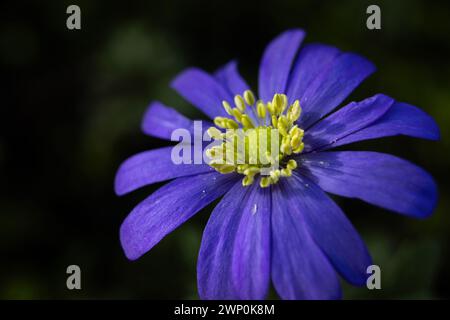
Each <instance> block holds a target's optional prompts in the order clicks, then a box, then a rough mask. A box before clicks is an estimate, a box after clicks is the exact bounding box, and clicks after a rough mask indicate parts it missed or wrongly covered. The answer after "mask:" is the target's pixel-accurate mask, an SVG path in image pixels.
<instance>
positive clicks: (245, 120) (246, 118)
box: [241, 114, 255, 129]
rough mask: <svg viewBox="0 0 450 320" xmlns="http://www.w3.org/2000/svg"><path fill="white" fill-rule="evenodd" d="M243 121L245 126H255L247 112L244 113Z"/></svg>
mask: <svg viewBox="0 0 450 320" xmlns="http://www.w3.org/2000/svg"><path fill="white" fill-rule="evenodd" d="M241 123H242V125H243V126H244V128H246V129H247V128H254V127H255V126H254V125H253V123H252V120H250V118H249V116H248V115H246V114H243V115H242V118H241Z"/></svg>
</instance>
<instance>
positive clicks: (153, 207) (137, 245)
mask: <svg viewBox="0 0 450 320" xmlns="http://www.w3.org/2000/svg"><path fill="white" fill-rule="evenodd" d="M236 178H237V177H236V175H234V174H229V175H223V174H220V173H217V172H212V173H205V174H200V175H197V176H191V177H184V178H178V179H176V180H174V181H172V182H170V183H168V184H166V185H165V186H163V187H161V188H160V189H158V190H157V191H156V192H155V193H153V194H152V195H150V196H149V197H148V198H147V199H145V200H144V201H142V202H141V203H140V204H138V205H137V206H136V207H135V208H134V209H133V211H131V213H130V214H129V215H128V216H127V218H126V219H125V221H124V222H123V224H122V226H121V227H120V242H121V243H122V247H123V250H124V251H125V255H126V256H127V257H128V259H130V260H135V259H137V258H139V257H140V256H141V255H143V254H144V253H146V252H147V251H149V250H150V249H151V248H152V247H153V246H154V245H156V244H157V243H158V242H159V241H160V240H161V239H162V238H164V237H165V236H166V235H167V234H169V233H170V232H172V231H173V230H174V229H175V228H177V227H178V226H180V225H181V224H183V223H184V222H185V221H186V220H188V219H189V218H190V217H192V216H193V215H194V214H195V213H197V212H198V211H199V210H200V209H202V208H203V207H205V206H207V205H208V204H209V203H211V202H212V201H214V200H215V199H217V198H218V197H220V196H221V195H223V194H224V193H225V192H226V191H228V190H229V188H230V187H231V186H232V184H233V183H235V182H236Z"/></svg>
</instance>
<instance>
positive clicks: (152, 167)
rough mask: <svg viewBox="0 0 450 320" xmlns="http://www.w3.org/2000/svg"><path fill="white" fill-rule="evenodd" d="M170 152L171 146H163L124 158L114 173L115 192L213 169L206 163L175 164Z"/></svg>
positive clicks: (124, 192)
mask: <svg viewBox="0 0 450 320" xmlns="http://www.w3.org/2000/svg"><path fill="white" fill-rule="evenodd" d="M171 153H172V147H165V148H160V149H154V150H150V151H145V152H141V153H138V154H135V155H134V156H132V157H130V158H128V159H127V160H125V161H124V162H123V163H122V164H121V166H120V167H119V170H118V171H117V173H116V178H115V181H114V190H115V192H116V194H117V195H123V194H126V193H128V192H131V191H134V190H136V189H138V188H140V187H143V186H146V185H149V184H152V183H156V182H161V181H164V180H169V179H173V178H178V177H184V176H190V175H195V174H199V173H206V172H211V171H213V169H212V168H211V167H210V166H209V165H207V164H175V163H174V162H173V161H172V158H171Z"/></svg>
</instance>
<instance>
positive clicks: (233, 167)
mask: <svg viewBox="0 0 450 320" xmlns="http://www.w3.org/2000/svg"><path fill="white" fill-rule="evenodd" d="M222 104H223V108H224V109H225V111H226V113H227V114H228V115H229V116H230V117H216V118H215V119H214V124H215V125H216V126H217V127H218V128H222V129H226V132H222V131H221V130H219V129H218V128H216V127H211V128H209V129H208V134H209V135H210V136H211V138H213V139H214V140H216V141H221V142H222V143H221V144H220V145H217V146H214V147H212V148H211V149H209V150H207V155H208V156H209V157H210V158H211V159H212V160H211V162H210V166H212V167H213V168H215V169H216V170H217V171H219V172H220V173H223V174H226V173H231V172H237V173H240V174H243V175H244V176H245V177H244V178H243V180H242V184H243V185H244V186H248V185H251V184H252V183H253V181H254V180H255V176H256V175H257V174H260V175H261V179H260V181H259V185H260V186H261V187H262V188H265V187H268V186H270V185H271V184H274V183H277V182H278V180H279V179H280V177H289V176H291V175H292V170H294V169H295V168H296V167H297V162H296V161H295V160H294V159H289V160H288V159H286V158H287V157H289V156H290V155H292V154H298V153H301V152H302V151H303V148H304V144H303V141H302V140H303V134H304V131H303V130H302V129H300V128H299V127H298V126H297V125H296V124H295V122H296V121H297V120H298V119H299V117H300V114H301V110H302V109H301V107H300V102H299V101H298V100H296V101H295V102H294V103H292V104H291V105H289V106H288V98H287V96H286V95H285V94H275V95H274V96H273V99H272V101H269V102H263V101H261V100H258V101H256V100H255V96H254V95H253V93H252V92H251V91H250V90H246V91H245V92H244V93H243V95H236V96H235V97H234V105H235V107H232V106H231V105H230V103H228V102H227V101H223V103H222ZM248 110H251V113H247V111H248ZM252 114H253V117H252V116H251V115H252ZM275 140H277V141H276V142H277V143H276V144H275V145H273V144H272V142H275ZM239 146H241V147H239ZM274 146H276V150H274ZM281 162H282V163H283V164H284V167H283V166H280V163H281Z"/></svg>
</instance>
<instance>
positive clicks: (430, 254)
mask: <svg viewBox="0 0 450 320" xmlns="http://www.w3.org/2000/svg"><path fill="white" fill-rule="evenodd" d="M69 4H72V1H70V2H69V1H46V2H37V1H35V2H29V3H26V4H25V3H23V2H20V3H11V2H5V3H2V4H1V5H0V15H1V16H0V17H1V18H0V24H1V27H0V44H1V48H2V49H1V50H0V64H1V67H2V76H3V77H4V78H5V80H6V81H3V83H4V86H3V88H2V92H3V101H2V107H1V117H0V118H1V119H2V125H1V129H0V130H1V135H0V174H1V181H2V184H1V193H0V252H1V255H2V263H1V264H0V298H9V299H30V298H46V299H48V298H50V299H51V298H63V299H65V298H69V299H71V298H83V299H84V298H159V299H161V298H172V299H175V298H197V297H198V296H197V292H196V260H197V253H198V248H199V245H200V241H201V233H202V230H203V228H204V225H205V223H206V221H207V219H208V215H209V212H210V211H211V209H212V208H213V205H211V206H209V207H208V208H206V209H204V210H202V211H201V212H200V213H199V214H197V215H196V216H195V217H194V218H193V219H192V220H191V221H189V222H187V223H186V224H185V225H183V226H182V227H181V228H179V229H178V230H176V231H175V232H173V233H172V234H170V235H169V236H168V237H166V238H165V239H164V240H163V241H161V243H160V244H158V245H157V246H156V247H155V248H154V249H153V250H152V251H151V252H150V253H148V254H146V255H145V256H144V257H142V258H141V259H139V260H138V261H135V262H129V261H127V259H126V258H125V257H124V255H123V252H122V249H121V247H120V244H119V237H118V230H119V226H120V223H121V221H122V220H123V218H124V217H125V216H126V214H127V213H128V212H129V211H130V210H131V209H132V207H133V206H134V205H136V204H137V203H138V202H139V201H140V200H142V199H144V197H146V195H148V194H150V193H151V192H153V191H154V190H156V188H158V187H160V186H161V185H162V184H158V185H154V186H150V187H147V188H143V189H142V190H139V191H137V192H134V193H133V194H130V195H127V196H125V197H122V198H118V197H116V196H115V195H114V193H113V179H114V174H115V170H116V169H117V167H118V165H119V164H120V163H121V161H123V160H124V159H125V158H126V157H128V156H131V155H132V154H134V153H136V152H139V151H142V150H147V149H152V148H156V147H160V146H163V145H166V144H167V143H166V142H164V141H161V140H158V139H154V138H149V137H146V136H144V135H143V134H142V133H141V131H140V121H141V117H142V114H143V112H144V110H145V108H146V107H147V105H148V103H149V102H150V101H151V100H153V99H158V100H161V101H163V102H165V103H166V104H168V105H171V106H174V107H175V108H177V109H178V110H180V111H181V112H182V113H184V114H186V115H187V116H190V117H201V115H200V114H199V112H198V111H196V110H195V109H194V108H192V107H191V106H189V105H188V104H187V103H186V102H184V101H183V100H182V99H181V98H180V97H179V96H177V95H176V94H175V93H174V92H173V91H172V90H171V89H170V88H169V82H170V79H172V78H173V77H174V76H175V75H176V74H177V73H178V72H180V71H181V70H182V69H183V68H185V67H188V66H192V65H195V66H199V67H201V68H204V69H206V70H207V71H213V70H215V69H216V68H217V67H219V66H220V65H221V64H223V63H225V62H227V61H229V60H230V59H232V58H237V59H238V60H239V61H240V70H241V71H242V73H243V74H244V76H245V77H246V78H247V79H248V81H249V83H251V84H252V85H253V87H254V88H255V84H256V78H257V76H256V75H257V69H258V64H259V59H260V55H261V53H262V50H263V48H264V46H265V44H266V43H267V42H268V41H269V40H270V39H271V38H272V37H273V36H275V35H276V34H278V33H280V32H282V31H284V30H286V29H288V28H293V27H301V28H304V29H306V30H307V32H308V37H307V39H306V41H307V42H325V43H329V44H332V45H335V46H337V47H340V48H342V49H344V50H350V51H354V52H358V53H361V54H363V55H364V56H366V57H368V58H369V59H370V60H372V61H373V62H375V64H376V65H377V66H378V72H377V73H376V74H375V75H374V76H372V77H371V78H370V79H368V80H367V81H366V82H365V83H364V84H363V85H362V86H360V88H358V89H357V90H356V91H355V92H354V94H353V95H352V96H351V100H359V99H362V98H365V97H367V96H369V95H373V94H375V93H378V92H383V93H386V94H388V95H391V96H393V97H395V98H396V99H398V100H400V101H407V102H409V103H411V104H414V105H417V106H420V107H421V108H423V109H424V110H425V111H427V112H428V113H430V114H431V115H432V116H433V117H434V118H435V119H436V120H437V122H438V123H439V125H440V128H441V130H442V141H440V142H437V143H433V142H428V141H419V140H416V139H412V138H404V137H403V138H402V137H398V138H390V139H383V140H380V141H369V142H363V143H358V144H356V145H352V146H350V147H349V148H351V149H362V150H376V151H381V152H388V153H392V154H395V155H397V156H400V157H403V158H407V159H410V160H411V161H413V162H415V163H417V164H419V165H421V166H423V167H424V168H426V169H427V170H429V171H430V172H431V173H432V174H433V175H434V177H436V180H437V181H438V184H439V190H440V201H439V205H438V208H437V209H436V213H435V214H434V215H433V216H432V217H431V218H430V219H428V220H425V221H418V220H412V219H409V218H406V217H403V216H399V215H396V214H393V213H390V212H387V211H385V210H382V209H379V208H374V207H372V206H370V205H367V204H364V203H362V202H360V201H356V200H351V199H338V203H339V204H340V205H341V206H342V208H343V209H344V210H345V212H347V213H348V216H349V217H350V219H351V220H352V222H353V223H354V225H355V227H356V228H357V229H358V230H359V231H360V233H361V235H362V237H363V238H364V239H365V240H366V242H367V245H368V247H369V249H370V251H371V253H372V256H373V259H374V262H375V263H377V264H378V265H380V266H381V269H382V290H379V291H376V290H373V291H369V290H367V289H366V288H355V287H351V286H349V285H344V296H345V298H348V299H353V298H355V299H364V298H369V299H372V298H401V299H408V298H442V297H449V296H450V294H449V292H450V286H449V275H448V270H450V268H449V267H450V254H449V252H448V246H449V244H450V238H449V234H450V233H449V227H450V217H449V216H448V212H449V210H450V201H449V199H450V198H449V196H450V194H449V172H448V165H447V164H448V162H449V159H450V141H449V139H448V138H449V136H450V132H449V130H450V109H449V107H448V106H449V104H450V91H449V90H448V88H449V78H448V75H449V74H450V62H449V59H448V57H449V56H450V25H449V24H448V15H449V14H450V3H449V2H439V1H434V2H429V1H418V0H413V1H406V0H401V1H377V4H378V5H379V6H380V7H381V10H382V30H378V31H369V30H367V29H366V27H365V21H366V17H367V15H366V13H365V10H366V8H367V6H368V5H369V4H372V2H371V1H350V0H346V1H339V2H337V1H314V0H311V1H299V0H279V1H271V2H266V1H258V2H252V1H238V2H234V1H200V0H193V1H182V0H179V1H128V2H116V3H114V2H109V1H76V4H78V5H79V6H80V7H81V10H82V30H80V31H69V30H67V29H66V26H65V19H66V17H67V15H66V13H65V12H66V7H67V6H68V5H69ZM70 264H78V265H79V266H80V267H81V269H82V286H83V289H82V290H81V291H69V290H67V289H66V287H65V281H66V273H65V270H66V267H67V266H68V265H70ZM271 297H275V295H274V294H273V293H272V294H271Z"/></svg>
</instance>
